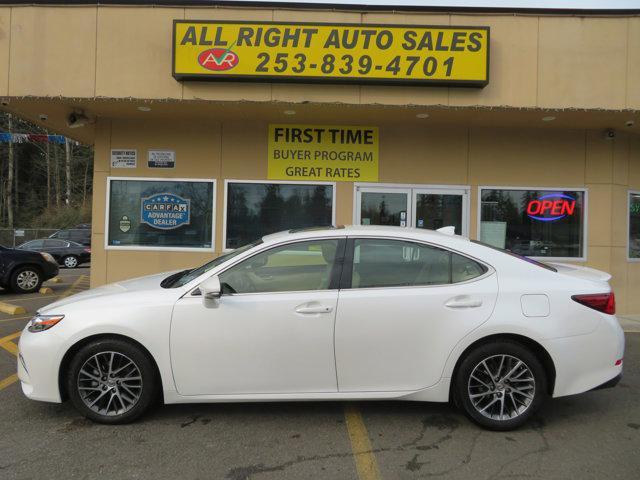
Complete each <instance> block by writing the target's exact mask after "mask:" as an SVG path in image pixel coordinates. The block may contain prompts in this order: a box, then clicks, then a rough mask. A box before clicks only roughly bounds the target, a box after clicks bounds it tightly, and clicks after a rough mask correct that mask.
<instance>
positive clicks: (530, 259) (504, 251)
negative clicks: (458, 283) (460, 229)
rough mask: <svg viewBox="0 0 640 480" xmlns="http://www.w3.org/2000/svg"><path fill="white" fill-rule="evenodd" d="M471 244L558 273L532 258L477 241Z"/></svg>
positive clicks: (546, 264) (549, 266)
mask: <svg viewBox="0 0 640 480" xmlns="http://www.w3.org/2000/svg"><path fill="white" fill-rule="evenodd" d="M471 242H473V243H476V244H478V245H482V246H483V247H487V248H490V249H492V250H497V251H498V252H502V253H506V254H507V255H509V256H511V257H515V258H518V259H520V260H523V261H525V262H527V263H530V264H532V265H536V266H538V267H541V268H544V269H546V270H550V271H552V272H557V271H558V270H557V269H556V268H554V267H552V266H551V265H549V264H548V263H544V262H539V261H538V260H534V259H533V258H529V257H525V256H524V255H520V254H519V253H514V252H512V251H511V250H507V249H504V248H498V247H494V246H493V245H489V244H488V243H484V242H481V241H479V240H471Z"/></svg>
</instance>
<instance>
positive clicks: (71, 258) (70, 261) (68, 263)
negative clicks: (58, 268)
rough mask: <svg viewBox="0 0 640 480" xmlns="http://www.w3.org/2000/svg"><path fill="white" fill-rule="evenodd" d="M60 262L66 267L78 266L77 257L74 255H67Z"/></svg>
mask: <svg viewBox="0 0 640 480" xmlns="http://www.w3.org/2000/svg"><path fill="white" fill-rule="evenodd" d="M62 263H63V264H64V266H65V267H67V268H76V267H77V266H78V257H76V256H75V255H67V256H66V257H64V259H63V260H62Z"/></svg>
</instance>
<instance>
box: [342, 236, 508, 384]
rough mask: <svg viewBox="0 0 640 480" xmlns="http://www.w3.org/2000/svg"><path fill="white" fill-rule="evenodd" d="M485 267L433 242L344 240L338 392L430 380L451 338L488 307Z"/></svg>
mask: <svg viewBox="0 0 640 480" xmlns="http://www.w3.org/2000/svg"><path fill="white" fill-rule="evenodd" d="M497 292H498V284H497V279H496V275H495V273H494V271H493V270H492V269H491V267H488V266H486V265H483V264H481V263H480V262H477V261H476V260H474V259H471V258H468V257H466V256H464V255H461V254H458V253H455V252H450V251H448V250H445V249H442V248H438V247H436V246H431V245H426V244H421V243H416V242H412V241H404V240H397V239H384V238H352V239H350V240H349V241H348V244H347V250H346V256H345V266H344V269H343V274H342V279H341V288H340V293H339V299H338V313H337V316H336V332H335V350H336V368H337V373H338V389H339V391H340V392H365V391H403V390H404V391H411V390H419V389H422V388H426V387H429V386H431V385H434V384H436V383H437V382H438V381H439V380H440V378H441V376H442V371H443V369H444V365H445V362H446V360H447V357H448V355H449V353H450V352H451V351H452V350H453V348H454V346H455V345H456V343H458V341H460V340H461V339H462V338H463V337H464V336H465V335H466V334H468V333H469V332H471V331H472V330H473V329H475V328H476V327H478V326H479V325H480V324H482V323H483V322H485V321H486V320H487V319H488V318H489V317H490V315H491V312H492V311H493V307H494V305H495V301H496V297H497Z"/></svg>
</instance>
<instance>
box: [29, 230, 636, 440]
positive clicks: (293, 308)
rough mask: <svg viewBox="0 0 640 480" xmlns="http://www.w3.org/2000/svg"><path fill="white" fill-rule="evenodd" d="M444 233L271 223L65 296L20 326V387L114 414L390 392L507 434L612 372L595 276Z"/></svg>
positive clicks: (613, 351) (618, 345)
mask: <svg viewBox="0 0 640 480" xmlns="http://www.w3.org/2000/svg"><path fill="white" fill-rule="evenodd" d="M441 230H444V232H440V231H439V232H434V231H428V230H418V229H408V228H399V227H374V226H367V227H365V226H354V227H338V228H322V229H308V230H302V231H289V232H283V233H277V234H273V235H268V236H265V237H263V238H262V239H261V240H259V241H257V242H255V243H252V244H249V245H246V246H244V247H241V248H238V249H236V250H234V251H232V252H229V253H226V254H225V255H223V256H221V257H218V258H216V259H215V260H212V261H211V262H209V263H207V264H205V265H203V266H201V267H198V268H194V269H190V270H184V271H180V272H173V273H164V274H159V275H152V276H148V277H143V278H139V279H135V280H128V281H123V282H118V283H114V284H111V285H106V286H103V287H99V288H95V289H92V290H88V291H86V292H83V293H80V294H77V295H74V296H72V297H68V298H65V299H64V300H61V301H58V302H55V303H53V304H51V305H48V306H47V307H45V308H43V309H41V310H40V311H39V312H38V313H37V314H36V316H35V317H33V318H32V319H31V320H30V321H29V323H28V324H27V326H26V327H25V329H24V331H23V333H22V336H21V338H20V345H19V350H20V354H19V360H18V374H19V377H20V381H21V383H22V390H23V392H24V393H25V395H26V396H27V397H29V398H32V399H35V400H42V401H47V402H61V401H63V400H64V399H67V398H68V399H70V400H71V402H72V403H73V404H74V405H75V407H76V408H77V409H78V410H79V411H80V412H81V413H82V414H83V415H85V416H86V417H88V418H90V419H92V420H95V421H97V422H102V423H111V424H114V423H124V422H130V421H132V420H134V419H136V418H138V417H139V416H140V415H141V414H143V413H144V412H145V411H146V410H147V409H148V408H149V407H150V406H151V404H152V403H153V402H154V401H156V400H158V399H162V400H163V401H164V402H165V403H191V402H246V401H281V400H286V401H291V400H359V401H360V400H368V399H371V400H373V399H376V400H379V399H398V400H414V401H429V402H447V401H452V403H455V404H456V405H458V406H459V408H461V409H462V410H463V411H464V412H465V413H466V415H467V416H468V417H469V418H470V419H471V420H473V421H474V422H476V423H478V424H479V425H481V426H483V427H485V428H489V429H495V430H508V429H513V428H516V427H518V426H520V425H522V424H523V423H524V422H525V421H526V420H527V419H528V418H530V417H531V415H533V413H534V412H535V411H536V410H537V409H538V408H539V407H540V405H541V404H542V402H543V401H544V400H545V399H547V398H548V397H562V396H566V395H573V394H577V393H582V392H586V391H588V390H593V389H596V388H601V387H607V386H613V385H615V384H616V383H617V381H618V379H619V378H620V376H621V374H622V358H623V349H624V335H623V333H622V330H621V328H620V326H619V324H618V321H617V319H616V317H615V302H614V295H613V292H612V291H611V288H610V286H609V284H608V280H609V278H610V276H609V275H608V274H606V273H603V272H599V271H597V270H593V269H590V268H585V267H580V266H575V265H563V264H543V263H539V262H536V261H533V260H530V259H527V258H525V257H521V256H518V255H515V254H512V253H509V252H505V251H501V250H497V249H495V248H492V247H488V246H485V245H482V244H479V243H477V242H474V241H470V240H468V239H466V238H463V237H460V236H456V235H453V234H452V230H453V229H452V228H450V227H447V228H445V229H441Z"/></svg>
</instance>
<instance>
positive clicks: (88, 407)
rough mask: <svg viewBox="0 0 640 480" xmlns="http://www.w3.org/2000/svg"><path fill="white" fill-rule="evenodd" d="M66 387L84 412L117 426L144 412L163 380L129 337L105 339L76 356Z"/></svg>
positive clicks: (86, 414)
mask: <svg viewBox="0 0 640 480" xmlns="http://www.w3.org/2000/svg"><path fill="white" fill-rule="evenodd" d="M110 371H111V374H110ZM110 375H111V376H110ZM66 387H67V392H68V394H69V398H70V399H71V401H72V403H73V405H74V406H75V407H76V409H77V410H78V411H79V412H80V413H81V414H82V415H84V416H85V417H86V418H88V419H90V420H93V421H94V422H98V423H105V424H110V425H115V424H123V423H130V422H133V421H134V420H136V419H137V418H139V417H140V416H141V415H143V414H144V413H145V412H146V411H147V410H148V409H149V408H150V407H151V405H152V404H153V403H154V401H155V400H156V399H157V398H158V393H159V387H160V382H159V379H158V375H157V373H156V368H155V366H154V363H153V361H152V360H151V358H149V355H148V354H147V353H146V352H145V351H143V350H142V349H141V348H140V347H138V346H136V345H134V344H133V343H131V342H128V341H126V340H120V339H102V340H96V341H94V342H91V343H89V344H87V345H85V346H83V347H82V348H81V349H80V350H79V351H78V352H77V353H76V354H75V355H74V356H73V359H72V360H71V362H70V364H69V368H68V370H67V372H66Z"/></svg>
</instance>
